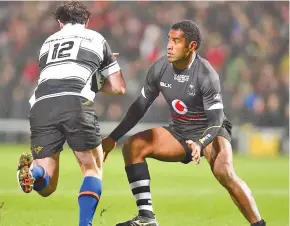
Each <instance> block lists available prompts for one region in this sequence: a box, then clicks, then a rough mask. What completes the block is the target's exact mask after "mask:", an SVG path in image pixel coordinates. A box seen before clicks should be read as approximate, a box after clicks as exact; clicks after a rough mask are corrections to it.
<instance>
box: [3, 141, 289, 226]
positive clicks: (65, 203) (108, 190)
mask: <svg viewBox="0 0 290 226" xmlns="http://www.w3.org/2000/svg"><path fill="white" fill-rule="evenodd" d="M26 150H27V146H8V145H6V146H0V160H1V164H0V176H1V178H0V202H4V205H3V207H2V208H1V209H0V225H1V226H73V225H78V204H77V195H78V190H79V187H80V184H81V182H82V175H81V172H80V170H79V168H78V164H77V162H76V161H75V159H74V156H73V154H72V153H71V152H70V151H69V150H65V151H63V153H62V154H61V160H60V161H61V166H60V171H61V172H60V178H59V186H58V189H57V191H56V193H54V194H53V195H52V196H50V197H48V198H42V197H40V196H38V195H37V194H36V193H35V192H33V193H30V194H24V193H23V192H22V191H20V188H19V187H18V184H17V182H16V167H17V161H18V156H19V154H20V153H21V152H23V151H26ZM234 158H235V161H234V162H235V167H236V171H237V173H238V175H239V176H240V177H242V178H243V179H244V180H245V181H246V182H247V183H248V185H249V187H250V188H251V189H252V192H253V194H254V196H255V198H256V201H257V203H258V206H259V209H260V212H261V214H262V216H263V217H264V218H265V219H266V220H267V222H268V225H269V226H288V225H289V224H288V219H289V217H288V214H289V207H288V201H289V200H288V199H289V193H288V180H289V175H288V157H276V158H263V159H258V158H256V159H254V158H251V157H242V156H235V157H234ZM148 163H149V168H150V173H151V178H152V182H151V184H152V186H151V191H152V196H153V207H154V210H155V213H156V216H157V219H158V221H159V224H160V225H161V226H227V225H228V226H248V225H249V224H248V223H247V222H246V221H245V219H244V218H243V217H242V215H241V214H240V213H239V211H238V209H237V208H236V207H235V206H234V204H233V203H232V201H231V200H230V198H229V196H228V194H227V192H226V191H225V190H224V189H223V188H222V187H221V186H220V185H219V184H218V182H217V181H216V180H215V179H214V177H213V176H212V174H211V172H210V170H209V167H208V164H207V163H206V161H205V160H204V159H203V160H202V163H201V165H199V166H195V165H194V164H188V165H183V164H180V163H162V162H158V161H155V160H149V161H148ZM102 210H106V211H105V212H103V214H102V216H100V213H101V211H102ZM135 214H136V207H135V200H134V198H133V196H132V195H131V191H130V190H129V185H128V183H127V178H126V175H125V172H124V165H123V160H122V157H121V155H120V154H119V153H114V154H112V155H111V156H109V159H108V161H107V163H106V164H105V166H104V185H103V195H102V199H101V202H100V205H99V207H98V210H97V213H96V215H95V221H94V225H102V226H103V225H105V226H114V225H115V223H117V222H120V221H122V220H127V219H129V218H131V217H133V216H134V215H135Z"/></svg>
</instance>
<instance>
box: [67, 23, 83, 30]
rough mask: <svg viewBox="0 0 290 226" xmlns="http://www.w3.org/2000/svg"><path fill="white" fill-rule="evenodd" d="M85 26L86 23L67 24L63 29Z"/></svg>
mask: <svg viewBox="0 0 290 226" xmlns="http://www.w3.org/2000/svg"><path fill="white" fill-rule="evenodd" d="M75 28H85V24H70V23H69V24H65V25H64V26H63V28H62V29H65V30H67V29H75Z"/></svg>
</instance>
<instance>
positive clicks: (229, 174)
mask: <svg viewBox="0 0 290 226" xmlns="http://www.w3.org/2000/svg"><path fill="white" fill-rule="evenodd" d="M213 174H214V176H215V177H216V178H217V180H218V181H219V182H220V183H221V184H222V185H223V186H224V187H226V188H229V187H231V186H232V185H233V183H234V181H235V179H236V177H237V176H236V173H235V171H234V170H233V168H232V167H231V165H230V164H224V165H222V166H216V167H214V168H213Z"/></svg>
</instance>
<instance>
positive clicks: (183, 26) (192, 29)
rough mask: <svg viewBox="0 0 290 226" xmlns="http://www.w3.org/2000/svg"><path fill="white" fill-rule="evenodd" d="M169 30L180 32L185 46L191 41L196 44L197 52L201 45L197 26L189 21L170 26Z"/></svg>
mask: <svg viewBox="0 0 290 226" xmlns="http://www.w3.org/2000/svg"><path fill="white" fill-rule="evenodd" d="M171 29H174V30H182V31H183V32H184V35H185V39H186V41H187V44H189V43H190V42H192V41H195V42H196V48H195V50H197V49H198V48H199V46H200V43H201V35H200V31H199V28H198V26H197V25H196V24H195V23H194V22H193V21H191V20H182V21H179V22H177V23H175V24H173V25H172V27H171Z"/></svg>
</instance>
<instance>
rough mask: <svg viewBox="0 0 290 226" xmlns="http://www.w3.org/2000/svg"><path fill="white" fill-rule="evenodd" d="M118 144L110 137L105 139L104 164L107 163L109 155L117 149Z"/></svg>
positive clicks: (103, 141) (103, 144) (103, 142)
mask: <svg viewBox="0 0 290 226" xmlns="http://www.w3.org/2000/svg"><path fill="white" fill-rule="evenodd" d="M116 144H117V142H116V141H115V140H114V139H113V138H111V137H110V136H108V137H105V138H104V139H103V140H102V146H103V152H104V162H105V161H106V159H107V157H108V154H109V153H110V152H111V151H112V150H113V149H114V148H115V147H116Z"/></svg>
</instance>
